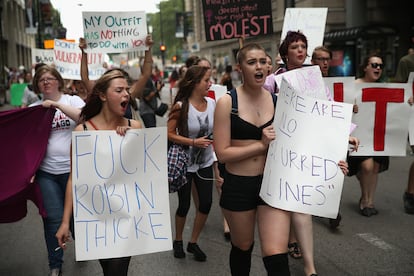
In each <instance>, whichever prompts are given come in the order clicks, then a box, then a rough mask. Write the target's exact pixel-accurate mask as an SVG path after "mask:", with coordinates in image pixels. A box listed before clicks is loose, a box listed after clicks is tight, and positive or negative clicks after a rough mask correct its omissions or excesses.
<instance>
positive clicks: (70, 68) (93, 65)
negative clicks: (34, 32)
mask: <svg viewBox="0 0 414 276" xmlns="http://www.w3.org/2000/svg"><path fill="white" fill-rule="evenodd" d="M53 51H54V61H55V66H56V70H58V71H59V73H60V74H61V75H62V77H63V78H64V79H73V80H80V79H81V76H80V66H81V59H82V52H81V50H80V49H79V45H78V44H77V43H74V42H69V41H64V40H59V39H55V48H54V50H53ZM87 55H88V71H89V78H90V79H91V80H96V79H98V78H99V77H100V76H102V74H103V73H105V71H106V70H105V68H103V64H104V62H105V59H104V57H105V54H103V53H101V52H99V51H96V50H92V51H88V53H87Z"/></svg>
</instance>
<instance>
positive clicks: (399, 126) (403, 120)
mask: <svg viewBox="0 0 414 276" xmlns="http://www.w3.org/2000/svg"><path fill="white" fill-rule="evenodd" d="M354 93H355V104H356V105H357V106H358V113H354V115H353V120H352V121H353V123H355V124H356V125H357V128H356V129H355V131H354V132H353V133H352V135H353V136H355V137H358V139H359V140H360V146H359V148H358V151H357V152H352V153H351V155H354V156H405V155H406V145H407V136H408V123H409V120H407V118H409V116H410V106H409V105H408V104H407V100H408V97H409V96H410V95H412V87H411V85H409V84H406V83H355V90H354Z"/></svg>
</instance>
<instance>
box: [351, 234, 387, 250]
mask: <svg viewBox="0 0 414 276" xmlns="http://www.w3.org/2000/svg"><path fill="white" fill-rule="evenodd" d="M357 236H358V237H360V238H361V239H363V240H365V241H367V242H369V243H370V244H372V245H374V246H376V247H378V248H379V249H382V250H392V249H394V247H393V246H392V245H390V244H388V243H386V242H385V241H383V240H382V239H380V238H378V237H377V236H375V235H374V234H372V233H360V234H357Z"/></svg>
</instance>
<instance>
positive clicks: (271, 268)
mask: <svg viewBox="0 0 414 276" xmlns="http://www.w3.org/2000/svg"><path fill="white" fill-rule="evenodd" d="M263 263H264V266H265V268H266V271H267V275H268V276H275V275H277V276H290V270H289V260H288V255H287V253H283V254H276V255H271V256H266V257H263Z"/></svg>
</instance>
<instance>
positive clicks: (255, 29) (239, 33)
mask: <svg viewBox="0 0 414 276" xmlns="http://www.w3.org/2000/svg"><path fill="white" fill-rule="evenodd" d="M269 19H271V18H270V15H264V16H253V17H251V18H244V19H242V20H240V21H237V22H236V21H233V22H226V23H224V24H221V23H218V24H216V25H213V26H210V32H209V36H210V38H209V39H208V40H214V38H215V37H216V35H217V34H218V36H219V37H220V39H229V38H234V37H248V36H257V35H259V34H267V33H268V31H269V30H268V21H269Z"/></svg>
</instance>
